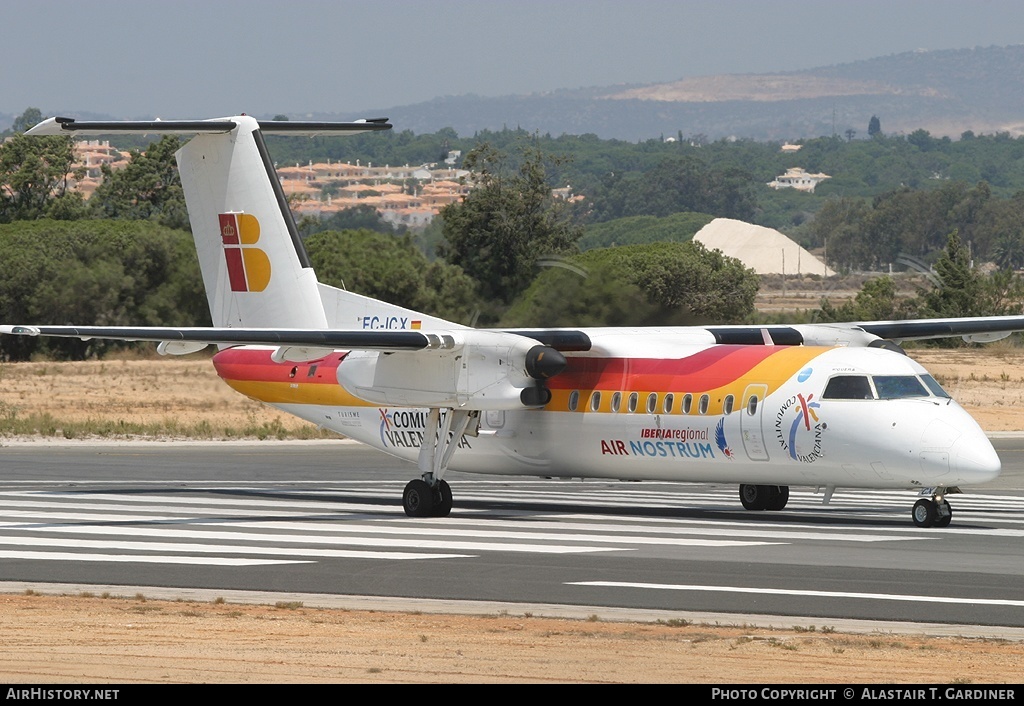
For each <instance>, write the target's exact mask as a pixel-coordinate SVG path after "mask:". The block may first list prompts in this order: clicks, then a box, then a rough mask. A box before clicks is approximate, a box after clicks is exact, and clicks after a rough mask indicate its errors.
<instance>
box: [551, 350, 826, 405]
mask: <svg viewBox="0 0 1024 706" xmlns="http://www.w3.org/2000/svg"><path fill="white" fill-rule="evenodd" d="M828 350H831V349H830V348H825V347H816V346H732V345H716V346H713V347H711V348H707V349H705V350H702V351H700V352H698V353H695V354H693V355H691V356H687V357H685V358H672V359H665V358H658V359H650V358H569V364H568V365H567V366H566V370H565V372H563V373H562V374H560V375H558V376H557V377H555V378H552V379H551V380H550V381H548V388H549V389H550V390H551V393H552V399H551V402H550V403H549V404H548V406H547V407H546V409H548V410H551V411H564V410H568V409H569V396H570V394H571V391H573V390H578V391H579V392H580V400H579V402H578V403H577V410H578V411H580V412H583V411H591V410H590V408H589V405H588V400H589V396H590V394H591V393H592V392H594V391H595V390H597V391H600V392H601V394H602V399H601V403H600V406H599V407H598V409H597V410H596V411H598V412H611V411H612V410H611V393H613V392H623V393H629V392H636V393H638V395H639V397H640V399H641V400H644V399H645V398H646V397H647V396H648V395H649V394H651V393H652V392H653V393H655V394H657V395H659V401H658V404H657V407H658V408H659V409H660V408H661V407H662V402H663V397H662V396H663V395H664V394H666V393H672V394H674V395H676V396H677V398H678V397H680V396H682V395H685V394H688V393H689V394H692V395H694V397H698V396H700V395H704V394H706V395H708V397H709V402H710V404H709V406H708V410H707V414H709V415H714V414H721V413H722V411H723V403H724V400H725V398H726V396H728V395H732V396H733V398H734V403H740V404H742V402H741V401H740V400H741V397H742V395H743V392H744V390H746V388H747V386H748V385H750V384H755V383H759V384H764V385H766V386H767V388H768V389H767V392H766V394H771V393H772V392H774V391H775V390H776V389H778V387H779V386H780V385H782V384H783V383H784V382H786V381H787V380H789V379H790V378H791V377H793V376H794V375H795V374H796V373H797V372H798V371H800V370H801V369H803V368H804V367H806V366H807V365H808V363H810V362H811V361H812V360H813V359H814V358H816V357H817V356H819V355H821V354H822V353H824V352H826V351H828ZM639 405H640V408H641V409H643V407H644V406H645V402H642V401H641V402H640V403H639ZM675 408H676V409H679V402H678V401H677V402H676V403H675ZM694 408H696V401H695V403H694Z"/></svg>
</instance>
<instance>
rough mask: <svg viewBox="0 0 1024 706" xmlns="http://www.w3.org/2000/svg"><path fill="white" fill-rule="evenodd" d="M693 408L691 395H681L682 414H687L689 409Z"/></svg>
mask: <svg viewBox="0 0 1024 706" xmlns="http://www.w3.org/2000/svg"><path fill="white" fill-rule="evenodd" d="M692 406H693V395H690V394H686V395H683V410H682V411H683V414H689V413H690V408H691V407H692Z"/></svg>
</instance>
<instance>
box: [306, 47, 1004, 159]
mask: <svg viewBox="0 0 1024 706" xmlns="http://www.w3.org/2000/svg"><path fill="white" fill-rule="evenodd" d="M357 112H358V113H359V114H367V115H369V114H371V113H372V114H374V115H377V114H381V115H387V116H388V117H389V118H391V120H392V122H393V123H394V124H395V126H396V128H398V129H408V130H412V131H413V132H416V133H431V132H436V131H437V130H439V129H441V128H444V127H451V128H454V129H455V131H456V132H458V133H459V135H463V136H467V135H472V134H474V133H476V132H478V131H480V130H501V129H502V128H503V127H510V128H514V127H521V128H523V129H526V130H529V131H531V132H532V131H539V132H540V133H551V134H552V135H559V134H563V133H568V134H585V133H594V134H596V135H598V136H599V137H602V138H606V139H610V138H617V139H623V140H630V141H635V140H644V139H650V138H657V137H661V136H664V137H676V136H677V134H679V133H681V134H682V136H683V137H684V138H689V137H691V136H695V135H703V136H706V137H707V138H710V139H719V138H724V137H738V138H750V139H756V140H795V139H800V138H804V137H819V136H821V135H831V134H838V135H845V134H846V131H847V130H855V131H856V134H857V136H859V137H864V136H866V134H867V125H868V121H869V120H870V119H871V116H872V115H877V116H878V117H879V118H880V120H881V124H882V130H883V131H884V132H886V133H893V132H911V131H913V130H916V129H918V128H924V129H925V130H928V131H929V132H931V133H932V134H933V135H936V136H943V135H949V136H951V137H959V135H960V134H961V133H962V132H964V131H966V130H972V131H974V132H975V133H992V132H1010V133H1011V134H1014V135H1017V134H1024V45H1013V46H1006V47H976V48H974V49H949V50H940V51H913V52H904V53H901V54H894V55H890V56H884V57H878V58H875V59H867V60H863V61H856V62H851V63H847V64H838V65H834V66H826V67H821V68H815V69H807V70H804V71H793V72H787V73H773V74H728V75H719V76H703V77H694V78H686V79H681V80H679V81H674V82H670V83H663V84H651V85H645V86H611V87H592V88H586V89H575V90H568V89H567V90H561V91H553V92H549V93H537V94H532V95H527V96H502V97H496V98H489V97H481V96H474V95H463V96H445V97H440V98H435V99H433V100H431V101H427V102H425V103H418V104H414V105H407V106H396V107H393V108H389V109H379V108H378V109H373V110H366V111H357ZM315 117H318V118H329V117H340V116H330V115H326V114H320V115H317V116H315ZM346 117H349V116H348V115H346Z"/></svg>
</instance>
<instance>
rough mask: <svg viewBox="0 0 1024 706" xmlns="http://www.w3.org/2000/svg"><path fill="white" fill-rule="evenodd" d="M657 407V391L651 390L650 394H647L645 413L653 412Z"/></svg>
mask: <svg viewBox="0 0 1024 706" xmlns="http://www.w3.org/2000/svg"><path fill="white" fill-rule="evenodd" d="M657 409H658V393H657V392H652V393H651V394H649V395H647V413H648V414H654V412H655V411H656V410H657Z"/></svg>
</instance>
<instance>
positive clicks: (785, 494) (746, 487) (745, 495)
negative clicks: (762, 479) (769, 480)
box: [740, 483, 789, 510]
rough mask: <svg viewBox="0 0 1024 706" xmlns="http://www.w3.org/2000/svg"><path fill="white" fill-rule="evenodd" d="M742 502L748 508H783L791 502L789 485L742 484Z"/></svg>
mask: <svg viewBox="0 0 1024 706" xmlns="http://www.w3.org/2000/svg"><path fill="white" fill-rule="evenodd" d="M740 502H741V503H743V507H744V508H746V509H747V510H781V509H782V508H784V507H786V503H788V502H789V486H788V485H750V484H747V483H744V484H743V485H741V486H740Z"/></svg>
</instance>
